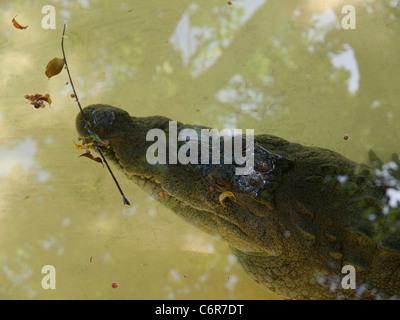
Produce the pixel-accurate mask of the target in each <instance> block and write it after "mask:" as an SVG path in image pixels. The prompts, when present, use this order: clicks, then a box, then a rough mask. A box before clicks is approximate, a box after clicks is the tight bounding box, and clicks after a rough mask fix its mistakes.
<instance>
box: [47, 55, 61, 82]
mask: <svg viewBox="0 0 400 320" xmlns="http://www.w3.org/2000/svg"><path fill="white" fill-rule="evenodd" d="M64 63H65V61H64V59H60V58H54V59H53V60H51V61H50V62H49V63H48V64H47V66H46V71H45V72H44V73H45V74H46V76H47V77H48V78H49V79H50V78H51V77H53V76H55V75H57V74H59V73H60V72H61V71H62V69H63V67H64Z"/></svg>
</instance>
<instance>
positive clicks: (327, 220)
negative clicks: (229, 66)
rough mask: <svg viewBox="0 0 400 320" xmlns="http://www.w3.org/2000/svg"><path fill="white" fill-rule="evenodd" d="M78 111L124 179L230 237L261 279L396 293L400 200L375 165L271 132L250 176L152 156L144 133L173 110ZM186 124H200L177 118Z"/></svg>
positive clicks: (315, 291) (271, 284)
mask: <svg viewBox="0 0 400 320" xmlns="http://www.w3.org/2000/svg"><path fill="white" fill-rule="evenodd" d="M83 112H84V116H85V119H86V120H87V122H85V121H83V117H82V114H78V116H77V119H76V127H77V130H78V133H79V135H80V137H81V138H87V137H88V136H92V137H96V139H99V140H103V141H104V140H108V141H109V142H110V145H109V146H108V147H102V150H103V152H104V153H105V155H106V156H107V157H108V158H109V159H113V160H114V161H115V163H116V164H117V165H118V166H119V167H120V168H122V169H123V170H124V172H125V174H126V175H127V177H128V178H129V179H132V180H133V181H135V182H137V183H138V184H139V185H140V186H141V187H143V188H145V189H146V190H148V192H150V193H151V194H153V195H157V194H159V192H160V191H162V192H164V195H165V196H164V197H158V200H159V201H160V202H162V203H163V204H164V205H165V206H166V207H168V208H170V209H171V210H172V211H174V212H175V213H176V214H177V215H179V216H180V217H182V218H183V219H185V220H186V221H188V222H189V223H191V224H193V225H195V226H196V227H198V228H200V229H202V230H204V231H205V232H207V233H209V234H211V235H217V236H219V237H221V238H222V239H224V240H225V241H227V242H228V243H229V244H230V245H231V247H232V248H233V251H234V253H235V254H236V255H237V256H238V260H239V261H240V263H241V264H242V266H243V267H244V269H245V270H246V272H247V273H248V274H249V276H250V277H251V278H253V279H254V280H255V281H256V282H257V283H259V284H261V285H263V286H265V287H267V288H268V289H270V290H272V291H274V292H276V293H277V294H279V295H280V296H282V297H283V298H289V299H338V298H356V299H374V298H391V297H392V298H393V297H397V296H400V269H399V266H400V237H399V234H400V233H399V232H398V231H399V230H400V223H399V219H398V216H399V208H398V207H394V208H393V207H391V206H389V205H388V199H387V197H386V195H385V194H386V190H387V188H388V187H387V186H385V183H384V181H383V178H380V177H377V176H375V174H374V170H373V169H371V168H369V167H367V166H365V165H362V164H357V163H354V162H352V161H350V160H348V159H346V158H344V157H343V156H341V155H339V154H337V153H335V152H333V151H330V150H327V149H321V148H315V147H304V146H302V145H300V144H295V143H290V142H288V141H286V140H283V139H281V138H278V137H274V136H270V135H259V136H255V138H254V141H255V151H254V171H253V172H252V173H251V174H250V175H248V176H239V175H235V171H234V169H235V167H234V166H233V165H225V164H222V165H209V164H208V165H192V164H187V165H182V164H175V165H168V164H165V165H160V164H157V165H150V164H149V163H148V162H147V160H146V151H147V149H148V147H149V146H150V145H152V144H153V143H154V141H146V134H147V132H148V131H149V130H150V129H153V128H159V129H161V130H163V131H164V132H166V133H168V122H169V121H170V119H167V118H164V117H161V116H154V117H145V118H136V117H131V116H130V115H129V114H128V113H127V112H125V111H124V110H121V109H118V108H115V107H112V106H109V105H91V106H88V107H86V108H85V109H84V111H83ZM182 128H194V129H197V130H199V129H201V128H205V127H202V126H191V125H185V126H184V125H183V124H181V123H179V122H178V132H179V131H180V130H181V129H182ZM166 136H167V137H168V134H167V135H166ZM167 141H168V140H167ZM178 149H179V146H178ZM199 150H200V148H199ZM222 152H223V150H222ZM221 159H222V158H221ZM210 186H213V187H214V188H215V189H216V190H215V191H210ZM223 191H231V192H232V193H233V194H234V195H235V197H236V202H235V201H233V199H232V198H229V197H228V198H226V199H225V200H224V205H225V206H223V205H221V203H220V201H219V195H220V194H221V193H222V192H223ZM384 207H385V208H386V209H385V210H386V211H385V210H384V212H385V213H383V211H382V209H383V208H384ZM344 265H351V266H353V267H354V268H355V271H356V289H344V288H343V287H342V282H341V281H342V279H343V277H345V276H346V275H347V271H346V272H345V273H342V267H343V266H344Z"/></svg>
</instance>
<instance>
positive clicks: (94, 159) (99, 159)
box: [79, 152, 104, 167]
mask: <svg viewBox="0 0 400 320" xmlns="http://www.w3.org/2000/svg"><path fill="white" fill-rule="evenodd" d="M80 157H85V158H88V159H91V160H93V161H96V162H98V163H101V164H102V165H103V167H104V164H103V160H101V158H100V157H96V158H95V157H93V156H92V154H90V153H86V152H85V153H83V154H81V155H80V156H79V158H80Z"/></svg>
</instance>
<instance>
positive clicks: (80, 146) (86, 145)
mask: <svg viewBox="0 0 400 320" xmlns="http://www.w3.org/2000/svg"><path fill="white" fill-rule="evenodd" d="M72 141H73V140H72ZM73 143H74V145H75V148H76V149H77V150H87V149H89V148H90V147H91V146H93V142H89V143H87V144H84V145H80V144H76V143H75V141H73Z"/></svg>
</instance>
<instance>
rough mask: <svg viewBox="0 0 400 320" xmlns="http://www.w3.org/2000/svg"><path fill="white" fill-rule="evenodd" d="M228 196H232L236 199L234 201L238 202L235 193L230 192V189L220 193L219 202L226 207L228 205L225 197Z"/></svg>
mask: <svg viewBox="0 0 400 320" xmlns="http://www.w3.org/2000/svg"><path fill="white" fill-rule="evenodd" d="M227 197H230V198H232V200H233V201H234V202H236V197H235V195H234V194H233V193H232V192H230V191H225V192H222V193H221V194H220V195H219V202H220V203H221V204H222V205H223V206H224V207H226V205H224V202H223V201H224V199H225V198H227Z"/></svg>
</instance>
